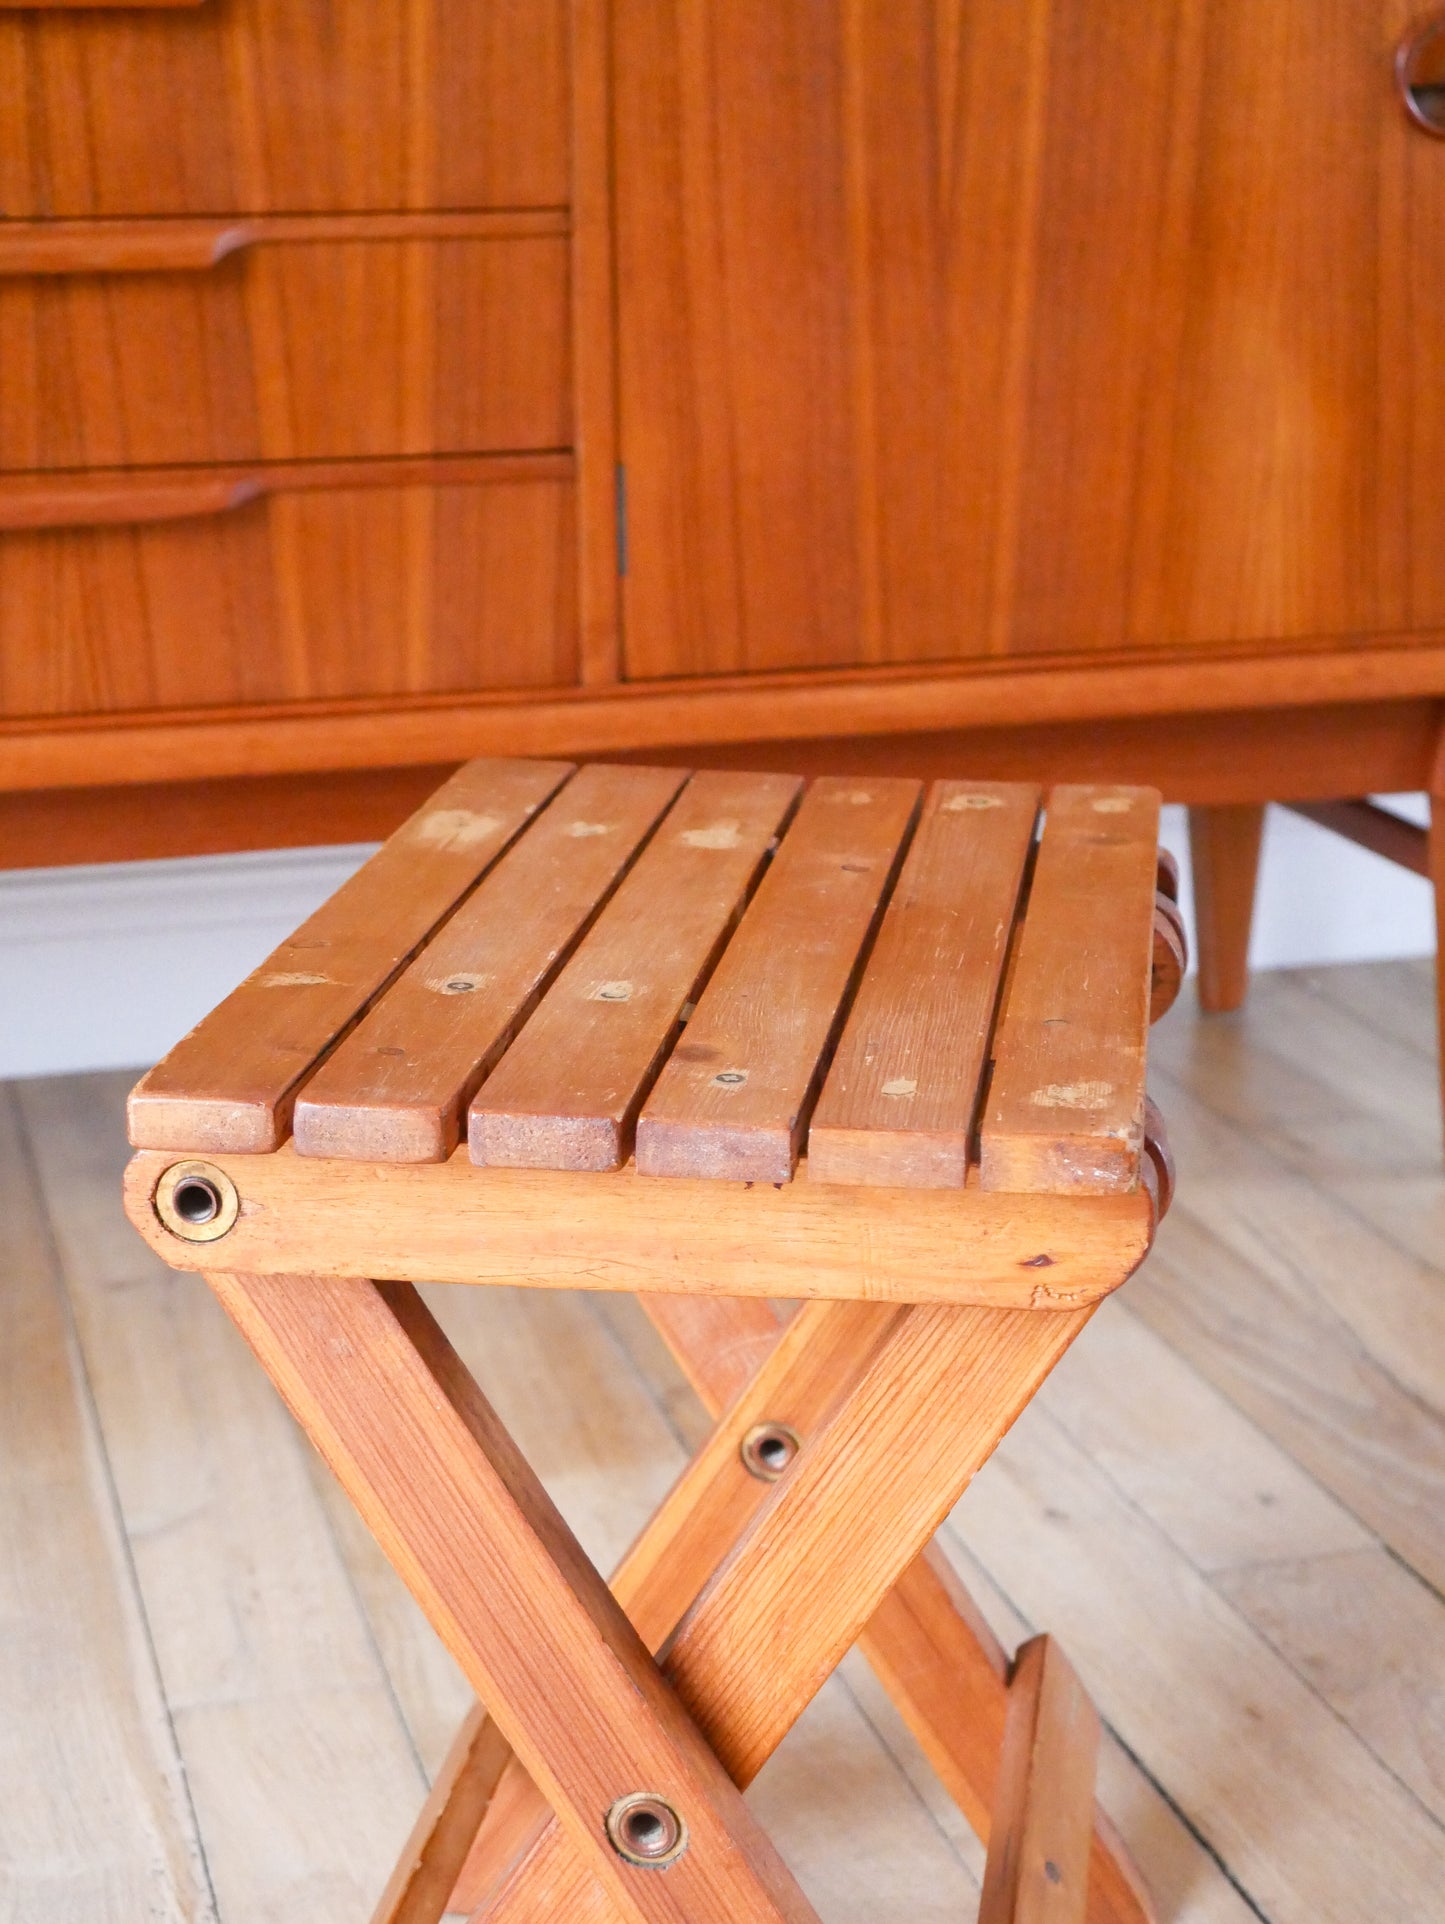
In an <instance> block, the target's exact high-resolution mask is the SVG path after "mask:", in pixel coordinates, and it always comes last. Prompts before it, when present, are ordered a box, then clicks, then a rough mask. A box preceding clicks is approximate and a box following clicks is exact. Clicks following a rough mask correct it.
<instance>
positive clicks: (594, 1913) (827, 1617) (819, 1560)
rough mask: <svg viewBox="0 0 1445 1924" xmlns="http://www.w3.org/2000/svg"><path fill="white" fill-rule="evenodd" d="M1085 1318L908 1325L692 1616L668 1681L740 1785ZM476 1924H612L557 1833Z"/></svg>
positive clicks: (908, 1318) (930, 1318) (922, 1313)
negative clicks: (550, 1920)
mask: <svg viewBox="0 0 1445 1924" xmlns="http://www.w3.org/2000/svg"><path fill="white" fill-rule="evenodd" d="M1089 1314H1090V1311H1089V1310H1088V1309H1087V1308H1085V1309H1080V1310H1075V1311H1067V1312H1058V1311H1055V1312H1036V1311H1029V1310H984V1309H965V1308H956V1307H953V1306H937V1305H934V1306H927V1307H923V1306H920V1307H913V1308H908V1309H905V1310H903V1311H902V1312H901V1314H899V1315H898V1316H897V1317H896V1318H895V1319H894V1321H893V1323H892V1325H891V1327H890V1328H889V1329H888V1330H887V1331H886V1332H885V1334H884V1335H883V1336H882V1338H881V1339H880V1340H879V1341H878V1342H877V1344H876V1347H875V1349H874V1351H873V1354H872V1355H871V1357H870V1358H869V1359H868V1361H867V1363H866V1364H865V1366H864V1367H863V1368H862V1370H861V1371H860V1372H859V1374H858V1377H857V1380H856V1382H855V1383H854V1384H853V1385H852V1386H851V1387H850V1388H849V1389H848V1390H846V1391H845V1392H844V1394H843V1395H842V1396H841V1397H840V1399H839V1400H838V1402H837V1403H836V1404H835V1406H834V1408H833V1409H832V1411H831V1412H830V1413H829V1415H828V1417H827V1418H826V1419H825V1420H824V1422H823V1423H822V1424H821V1425H820V1426H819V1427H818V1429H817V1430H816V1431H815V1432H814V1434H813V1435H812V1436H810V1438H809V1439H808V1440H807V1441H806V1442H805V1444H804V1446H803V1449H802V1451H801V1453H800V1454H799V1456H798V1458H797V1460H796V1461H795V1462H794V1464H793V1465H792V1467H791V1469H790V1470H789V1472H788V1474H787V1475H786V1476H785V1477H784V1478H783V1479H782V1480H781V1481H780V1482H778V1483H776V1484H774V1485H773V1486H772V1489H771V1494H770V1496H769V1497H768V1499H767V1501H766V1502H765V1504H764V1505H763V1507H762V1508H761V1509H760V1510H759V1511H758V1513H757V1515H756V1516H755V1518H754V1519H753V1522H752V1523H751V1525H750V1526H749V1527H748V1529H747V1530H746V1531H745V1532H744V1534H743V1536H742V1537H741V1538H740V1540H739V1541H738V1543H737V1545H736V1546H735V1547H734V1549H733V1550H732V1551H731V1552H730V1554H729V1555H728V1556H727V1558H726V1559H725V1560H724V1562H723V1563H722V1565H721V1567H720V1568H719V1569H718V1571H717V1572H716V1573H715V1575H714V1576H713V1577H712V1578H711V1580H710V1581H709V1583H708V1584H707V1586H706V1587H705V1589H704V1590H703V1592H702V1595H701V1596H700V1597H699V1598H698V1600H697V1601H696V1602H695V1603H694V1604H693V1605H692V1607H691V1609H689V1611H688V1612H687V1614H686V1616H685V1617H684V1618H683V1620H682V1622H681V1623H680V1624H679V1626H678V1628H677V1630H676V1631H675V1632H674V1634H673V1636H672V1638H671V1639H670V1640H669V1643H668V1645H667V1646H666V1648H665V1649H664V1651H663V1654H662V1659H661V1661H662V1665H663V1669H664V1671H665V1673H666V1674H667V1675H668V1676H669V1677H670V1678H671V1679H672V1681H673V1683H674V1684H675V1686H676V1688H677V1690H678V1694H679V1696H680V1697H681V1698H682V1700H683V1702H684V1703H686V1704H687V1705H688V1707H689V1708H690V1710H691V1712H692V1715H693V1716H694V1717H695V1719H696V1720H697V1723H698V1725H699V1727H700V1728H701V1729H702V1730H703V1731H704V1733H705V1734H706V1736H707V1738H708V1740H709V1742H710V1743H711V1744H712V1746H713V1749H714V1751H715V1752H716V1753H717V1755H718V1757H719V1759H720V1761H721V1762H722V1763H723V1764H724V1766H725V1767H726V1769H727V1770H728V1772H729V1774H730V1775H731V1776H732V1777H733V1778H734V1780H735V1781H736V1782H737V1783H738V1784H740V1785H745V1784H747V1783H749V1782H751V1780H752V1778H753V1777H754V1776H755V1775H756V1773H757V1771H758V1770H759V1769H760V1768H761V1766H762V1765H763V1764H764V1763H765V1762H766V1760H767V1758H768V1757H769V1756H770V1755H771V1754H772V1752H773V1750H775V1749H776V1747H777V1745H778V1744H779V1743H780V1742H781V1741H782V1739H783V1737H784V1736H785V1735H786V1734H787V1731H788V1730H789V1729H790V1728H791V1726H792V1724H793V1723H794V1721H795V1720H796V1718H797V1717H798V1716H799V1714H800V1713H801V1712H802V1710H803V1709H804V1708H805V1707H806V1705H807V1703H808V1702H809V1701H810V1700H811V1698H812V1697H813V1695H814V1694H815V1692H816V1691H817V1689H818V1687H819V1686H820V1685H821V1683H822V1682H823V1681H824V1679H825V1678H826V1677H827V1676H828V1675H829V1674H830V1673H831V1672H832V1670H833V1669H834V1668H835V1667H836V1665H837V1664H838V1662H839V1661H840V1660H841V1658H842V1657H843V1656H844V1654H845V1653H846V1652H847V1650H848V1648H849V1646H850V1645H851V1644H852V1643H853V1642H854V1641H855V1640H856V1638H857V1636H858V1634H859V1632H860V1631H861V1630H862V1628H863V1626H864V1624H865V1623H866V1622H867V1621H868V1619H869V1617H871V1615H872V1614H873V1612H874V1610H876V1608H877V1607H878V1605H879V1604H880V1603H881V1602H882V1600H883V1598H884V1597H885V1596H886V1595H887V1593H888V1591H889V1590H890V1589H891V1588H892V1587H893V1585H894V1584H895V1583H896V1582H897V1580H898V1578H899V1576H900V1575H901V1574H902V1572H903V1570H904V1569H905V1568H906V1566H907V1565H908V1563H910V1562H911V1561H912V1559H913V1558H914V1557H915V1556H917V1554H918V1553H919V1551H920V1550H921V1549H922V1547H923V1546H924V1544H926V1542H927V1541H928V1539H929V1537H930V1536H931V1535H932V1533H933V1531H934V1530H935V1529H936V1528H937V1526H938V1524H939V1523H940V1522H941V1521H942V1518H943V1517H944V1515H946V1513H947V1512H948V1510H949V1509H951V1508H952V1506H953V1504H954V1503H955V1502H956V1501H957V1499H958V1497H959V1496H960V1495H961V1494H962V1492H963V1489H964V1488H965V1487H966V1485H967V1483H968V1481H969V1480H970V1478H971V1477H972V1475H973V1474H974V1472H975V1471H976V1470H977V1469H978V1468H979V1466H980V1465H981V1464H982V1463H983V1462H984V1461H985V1460H986V1459H987V1458H988V1456H990V1455H991V1454H992V1452H993V1450H994V1448H995V1447H996V1445H997V1443H998V1441H999V1438H1000V1437H1001V1436H1002V1435H1003V1434H1004V1432H1005V1431H1006V1430H1007V1428H1008V1427H1009V1425H1010V1423H1012V1421H1013V1419H1014V1417H1015V1416H1016V1415H1017V1414H1018V1412H1019V1411H1020V1410H1021V1409H1022V1408H1023V1407H1024V1405H1025V1404H1026V1403H1027V1402H1028V1401H1029V1399H1030V1397H1031V1396H1032V1395H1033V1393H1034V1391H1035V1390H1036V1389H1037V1388H1038V1385H1039V1384H1040V1383H1041V1382H1042V1380H1043V1378H1044V1376H1045V1375H1047V1373H1048V1371H1049V1369H1051V1368H1052V1366H1053V1364H1054V1363H1055V1362H1056V1361H1057V1359H1058V1357H1059V1356H1060V1355H1062V1353H1063V1351H1064V1350H1065V1349H1066V1348H1067V1347H1068V1344H1069V1343H1070V1342H1071V1341H1072V1340H1073V1338H1074V1336H1075V1335H1076V1334H1077V1333H1078V1331H1079V1330H1080V1329H1081V1328H1082V1327H1083V1324H1084V1323H1085V1322H1086V1321H1087V1319H1088V1316H1089ZM485 1916H486V1918H487V1920H488V1924H502V1920H506V1924H520V1920H522V1919H527V1920H529V1924H530V1920H534V1919H538V1918H541V1917H552V1916H565V1917H566V1918H567V1919H568V1920H569V1924H594V1921H595V1924H610V1920H611V1919H612V1918H613V1916H614V1911H613V1908H612V1906H611V1904H610V1902H609V1899H608V1894H607V1893H606V1892H605V1891H602V1890H601V1889H599V1888H598V1887H597V1885H596V1882H595V1879H593V1878H592V1877H591V1876H590V1875H589V1871H588V1867H587V1866H586V1864H585V1863H583V1862H582V1861H581V1860H580V1859H579V1857H578V1855H577V1853H576V1851H575V1849H574V1848H573V1846H572V1844H571V1841H570V1840H569V1838H568V1837H567V1836H566V1834H565V1833H564V1832H563V1831H562V1829H561V1828H560V1826H559V1825H558V1824H557V1823H556V1822H555V1821H554V1820H553V1821H549V1822H548V1823H547V1824H546V1826H545V1829H544V1830H543V1831H542V1832H541V1833H540V1835H539V1837H538V1839H537V1842H536V1843H535V1844H534V1845H533V1847H532V1849H531V1850H530V1851H529V1853H528V1855H527V1856H526V1857H525V1858H524V1859H523V1861H522V1862H521V1863H520V1864H519V1865H518V1867H517V1869H516V1870H515V1871H514V1872H513V1874H512V1875H511V1877H510V1878H509V1879H508V1881H507V1883H506V1884H505V1886H504V1887H503V1889H502V1890H501V1892H500V1893H499V1894H498V1896H497V1898H496V1899H495V1901H494V1902H493V1903H492V1904H491V1905H489V1906H488V1908H487V1910H486V1912H485Z"/></svg>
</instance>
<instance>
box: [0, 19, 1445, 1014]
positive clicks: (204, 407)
mask: <svg viewBox="0 0 1445 1924" xmlns="http://www.w3.org/2000/svg"><path fill="white" fill-rule="evenodd" d="M1442 27H1445V15H1437V16H1425V17H1424V18H1423V19H1422V18H1421V17H1420V15H1419V12H1418V0H1174V4H1171V5H1167V6H1165V5H1159V6H1149V7H1142V6H1134V5H1125V4H1122V0H1106V4H1098V3H1097V0H928V3H927V4H925V0H860V3H859V4H849V5H845V4H843V0H365V3H364V4H359V5H355V6H337V5H334V4H331V0H153V4H144V3H141V0H130V3H129V4H121V3H120V0H117V3H116V4H112V5H106V6H94V5H86V4H75V5H67V4H64V0H50V4H46V5H42V6H21V7H17V6H15V5H14V4H13V0H0V791H3V793H0V863H9V864H36V863H49V862H64V861H73V860H87V859H102V858H108V857H112V856H125V855H158V854H171V853H180V852H186V851H197V852H199V851H204V850H214V849H222V848H235V847H245V846H264V845H274V844H278V843H284V842H299V841H315V840H339V839H347V838H351V837H361V836H371V835H377V834H381V833H383V832H385V831H386V830H387V829H388V828H390V827H391V826H392V825H393V824H394V822H395V821H396V820H397V819H398V818H399V816H400V815H401V814H402V813H404V812H405V810H406V808H407V807H409V806H411V805H412V804H414V803H415V801H416V800H418V799H419V798H420V797H421V796H422V795H423V794H424V793H426V792H427V790H428V789H429V788H430V787H432V786H434V785H435V781H436V779H437V777H436V770H437V768H438V767H439V766H440V765H442V764H445V763H449V762H455V761H459V760H461V759H464V758H465V757H468V756H471V755H475V754H478V753H496V752H507V753H519V754H533V755H553V754H565V755H568V756H575V755H584V754H585V755H587V756H591V757H596V756H598V755H603V756H609V755H611V756H627V755H635V756H645V757H647V758H650V759H652V760H656V759H657V758H658V756H659V754H660V753H664V752H666V751H674V750H676V751H684V750H689V751H690V750H694V749H696V748H698V747H699V746H701V745H704V744H705V745H707V748H708V758H709V759H710V760H711V761H713V762H714V763H717V762H719V761H731V762H733V763H735V764H737V765H740V766H749V765H751V766H762V767H769V766H773V767H779V768H783V767H786V768H790V769H802V770H805V771H811V770H821V769H826V768H828V767H831V766H848V767H851V768H854V769H856V768H859V767H861V766H865V765H866V766H869V767H874V768H878V769H880V770H893V771H896V772H900V773H907V774H912V775H924V776H927V775H933V774H944V773H947V772H949V771H951V770H956V769H958V768H960V767H964V766H966V767H967V768H968V769H969V771H970V773H971V774H972V775H974V776H978V777H989V776H994V777H1000V778H1027V779H1038V780H1044V781H1049V782H1053V781H1058V780H1080V779H1084V780H1087V779H1104V780H1110V781H1125V782H1144V783H1149V784H1154V785H1157V786H1158V787H1159V788H1161V789H1162V790H1163V792H1164V793H1165V795H1166V796H1167V797H1170V798H1172V799H1176V800H1182V801H1185V802H1188V803H1190V804H1191V805H1192V806H1193V807H1194V808H1195V809H1196V810H1197V811H1198V813H1197V814H1196V816H1195V827H1196V873H1197V878H1198V884H1199V889H1200V897H1201V905H1202V915H1201V929H1200V935H1201V947H1202V950H1203V952H1204V953H1203V963H1204V971H1205V982H1204V987H1205V993H1206V997H1207V999H1210V1000H1212V1001H1214V1002H1216V1003H1224V1002H1228V1001H1229V1000H1230V999H1231V998H1232V997H1235V996H1237V994H1238V993H1239V992H1240V990H1241V989H1242V967H1243V954H1244V948H1243V944H1244V941H1245V938H1246V936H1247V931H1248V913H1249V902H1250V897H1251V894H1252V887H1253V864H1254V860H1255V857H1256V855H1257V848H1258V826H1259V819H1260V816H1259V810H1260V806H1261V805H1262V804H1263V803H1264V802H1265V801H1266V800H1269V799H1278V800H1290V801H1303V802H1313V801H1322V800H1332V799H1334V798H1340V797H1358V796H1361V795H1364V794H1367V793H1369V792H1370V791H1373V790H1385V789H1401V788H1412V789H1415V788H1423V789H1426V790H1428V791H1429V792H1430V793H1431V794H1432V795H1438V794H1442V793H1445V749H1442V714H1445V379H1442V378H1441V369H1442V367H1445V274H1442V273H1441V272H1440V271H1439V264H1440V261H1441V258H1442V253H1445V141H1442V140H1440V139H1439V138H1436V137H1433V136H1435V135H1436V134H1438V133H1439V132H1441V131H1442V130H1445V108H1442V103H1445V31H1441V29H1442ZM1437 109H1442V110H1441V111H1440V112H1438V114H1437V111H1436V110H1437ZM1420 859H1421V862H1422V864H1423V859H1424V858H1423V856H1422V857H1421V858H1420ZM1434 865H1435V870H1436V873H1437V876H1439V875H1440V874H1441V873H1442V871H1445V849H1442V847H1441V838H1439V837H1437V838H1436V843H1435V856H1434Z"/></svg>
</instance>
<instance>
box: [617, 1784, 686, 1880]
mask: <svg viewBox="0 0 1445 1924" xmlns="http://www.w3.org/2000/svg"><path fill="white" fill-rule="evenodd" d="M607 1841H608V1843H609V1844H611V1846H612V1848H613V1850H615V1851H616V1852H617V1855H618V1856H619V1857H625V1858H626V1860H627V1862H628V1863H629V1864H641V1865H644V1866H646V1867H647V1868H648V1869H649V1870H655V1869H657V1868H658V1867H659V1866H661V1865H664V1864H673V1863H675V1862H676V1861H677V1859H678V1858H679V1857H681V1856H682V1854H683V1852H684V1851H685V1850H686V1849H687V1825H686V1824H684V1823H683V1821H682V1818H681V1817H680V1816H679V1814H678V1812H677V1811H676V1810H675V1809H674V1808H673V1806H672V1805H671V1804H669V1803H668V1801H667V1799H666V1798H665V1797H659V1796H658V1795H657V1793H656V1792H655V1791H651V1790H635V1791H633V1792H631V1794H630V1795H629V1796H626V1797H619V1798H618V1799H617V1802H616V1803H615V1804H613V1806H612V1807H611V1809H610V1810H609V1811H608V1813H607Z"/></svg>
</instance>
